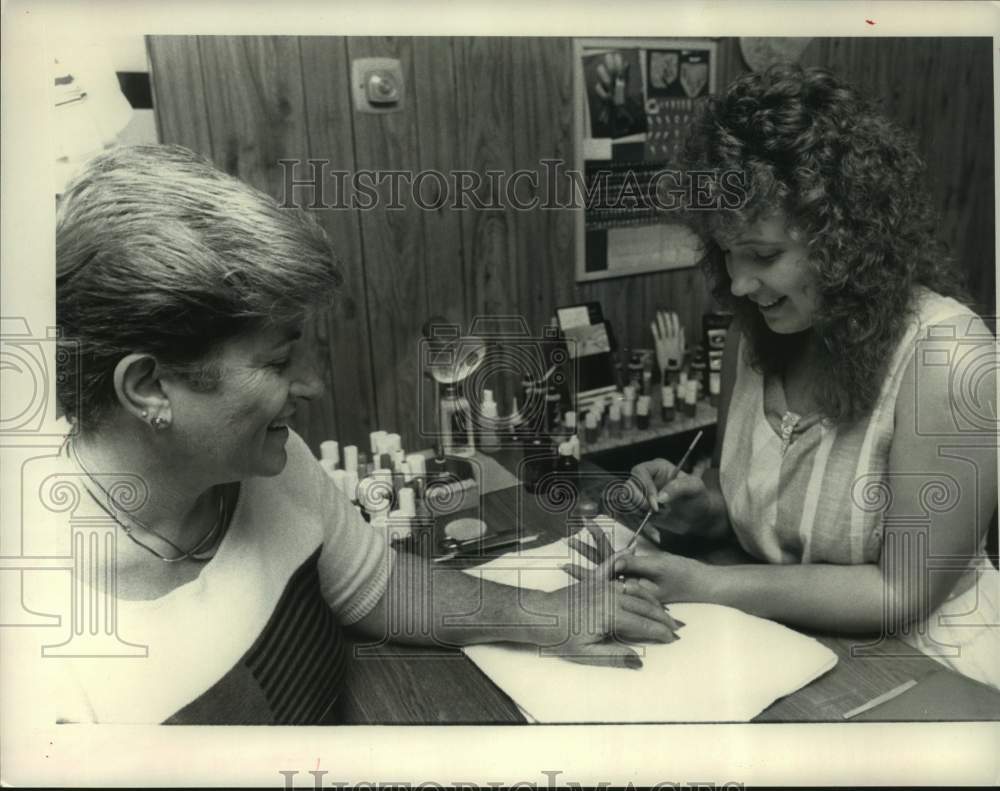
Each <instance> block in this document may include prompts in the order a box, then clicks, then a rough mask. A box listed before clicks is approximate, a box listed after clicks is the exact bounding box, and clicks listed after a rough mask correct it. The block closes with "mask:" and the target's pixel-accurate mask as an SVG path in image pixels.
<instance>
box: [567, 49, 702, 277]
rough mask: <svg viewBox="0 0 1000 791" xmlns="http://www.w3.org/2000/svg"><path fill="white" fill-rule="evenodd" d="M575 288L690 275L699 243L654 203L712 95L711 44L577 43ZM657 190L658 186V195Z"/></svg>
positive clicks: (698, 258)
mask: <svg viewBox="0 0 1000 791" xmlns="http://www.w3.org/2000/svg"><path fill="white" fill-rule="evenodd" d="M574 81H575V88H576V90H575V97H576V102H575V105H576V106H575V108H574V109H575V111H574V122H575V126H576V130H577V143H578V145H577V152H578V153H577V167H578V172H580V173H582V174H583V178H584V184H585V188H586V196H585V200H584V202H583V206H582V207H581V208H580V211H579V212H578V216H577V234H576V236H577V267H576V273H577V280H578V281H585V280H598V279H602V278H610V277H622V276H625V275H633V274H639V273H642V272H653V271H659V270H665V269H677V268H683V267H690V266H694V265H696V264H697V263H698V261H699V260H700V258H701V245H700V242H699V240H698V238H697V237H696V236H695V234H693V233H692V232H691V231H690V230H688V229H687V228H686V227H685V226H683V225H681V224H679V223H671V222H670V219H669V213H668V211H665V210H664V203H663V201H662V200H659V201H657V200H654V199H653V197H654V194H655V190H656V189H657V186H659V187H661V188H662V185H663V183H664V181H663V178H662V176H659V177H658V174H661V173H662V172H663V171H665V170H669V169H671V167H672V166H674V165H676V163H677V162H678V161H679V158H680V153H681V147H682V146H683V144H684V140H685V137H686V136H687V132H688V130H689V128H690V125H691V122H692V120H693V117H694V112H695V108H696V105H697V103H698V102H699V101H701V100H703V99H704V97H706V96H708V95H710V94H712V93H714V91H715V90H716V43H715V42H714V41H712V40H709V39H577V40H576V41H575V42H574ZM654 185H656V186H654Z"/></svg>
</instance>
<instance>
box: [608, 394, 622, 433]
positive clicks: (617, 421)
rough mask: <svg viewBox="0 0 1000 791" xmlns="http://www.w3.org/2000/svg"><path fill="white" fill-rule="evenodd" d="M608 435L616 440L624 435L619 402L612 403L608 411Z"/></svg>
mask: <svg viewBox="0 0 1000 791" xmlns="http://www.w3.org/2000/svg"><path fill="white" fill-rule="evenodd" d="M608 434H609V435H610V436H612V437H614V438H615V439H618V438H619V437H621V435H622V408H621V405H620V404H619V403H617V402H614V403H612V404H611V408H610V409H609V410H608Z"/></svg>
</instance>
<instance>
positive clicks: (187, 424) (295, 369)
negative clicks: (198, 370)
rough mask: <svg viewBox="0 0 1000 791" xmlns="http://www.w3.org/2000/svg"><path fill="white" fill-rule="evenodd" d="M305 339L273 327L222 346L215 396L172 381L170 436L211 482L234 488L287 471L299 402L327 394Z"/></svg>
mask: <svg viewBox="0 0 1000 791" xmlns="http://www.w3.org/2000/svg"><path fill="white" fill-rule="evenodd" d="M300 337H301V329H300V328H298V327H291V328H289V327H285V328H268V329H264V330H259V331H256V332H251V333H247V334H244V335H241V336H239V337H237V338H234V339H232V340H230V341H227V342H226V343H224V344H222V346H221V348H220V350H219V352H218V354H217V356H216V359H215V361H214V364H215V365H216V366H217V367H218V368H219V370H220V371H221V377H220V381H219V384H218V386H217V387H216V388H215V389H213V390H212V391H211V392H199V391H198V390H197V389H192V388H191V387H188V386H186V385H185V384H183V383H181V382H179V381H178V380H174V381H173V386H172V387H170V388H169V390H170V392H169V398H170V404H171V411H172V414H173V417H174V420H173V424H172V426H171V432H172V433H173V435H174V437H175V439H176V442H177V443H179V444H180V445H182V446H183V450H184V451H185V453H184V456H186V457H188V458H190V459H191V461H192V463H193V464H194V465H196V466H197V468H198V469H199V471H201V470H204V474H205V475H206V477H210V478H212V479H214V480H215V481H233V480H240V479H242V478H246V477H249V476H254V475H260V476H269V475H277V474H278V473H280V472H281V471H282V469H284V467H285V463H286V462H287V454H286V452H285V442H286V441H287V439H288V424H289V421H290V419H291V416H292V415H293V414H294V412H295V409H296V405H297V402H298V401H299V399H312V398H315V397H317V396H319V395H320V394H321V393H322V391H323V387H322V383H321V381H320V379H319V377H318V376H317V373H316V370H315V368H314V366H313V363H312V359H311V356H310V355H308V354H307V352H306V350H305V349H304V348H303V344H302V341H301V340H300Z"/></svg>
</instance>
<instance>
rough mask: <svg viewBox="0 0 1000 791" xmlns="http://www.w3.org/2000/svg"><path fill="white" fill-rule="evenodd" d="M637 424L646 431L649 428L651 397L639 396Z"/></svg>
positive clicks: (636, 407)
mask: <svg viewBox="0 0 1000 791" xmlns="http://www.w3.org/2000/svg"><path fill="white" fill-rule="evenodd" d="M635 424H636V426H637V427H638V428H640V429H642V430H645V429H647V428H649V396H647V395H644V396H639V401H638V402H637V403H636V405H635Z"/></svg>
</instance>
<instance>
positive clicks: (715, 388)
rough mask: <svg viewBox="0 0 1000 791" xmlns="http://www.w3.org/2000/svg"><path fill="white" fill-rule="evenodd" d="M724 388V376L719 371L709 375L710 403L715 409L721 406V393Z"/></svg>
mask: <svg viewBox="0 0 1000 791" xmlns="http://www.w3.org/2000/svg"><path fill="white" fill-rule="evenodd" d="M721 387H722V374H721V373H719V372H718V371H709V373H708V403H710V404H711V405H712V406H714V407H718V406H719V392H720V390H721Z"/></svg>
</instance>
